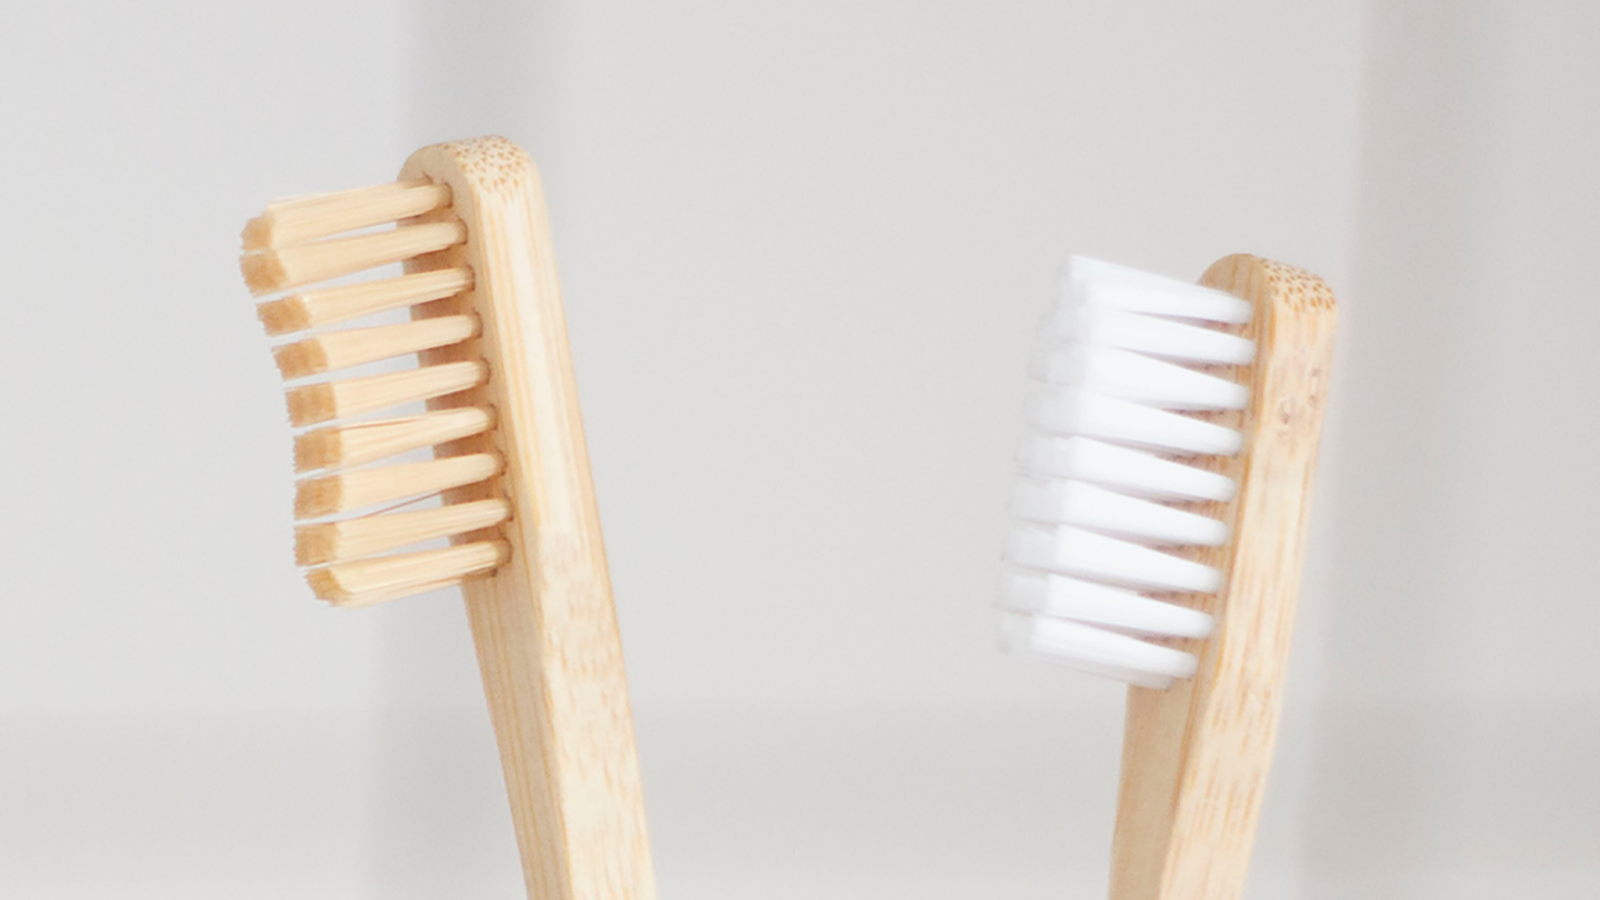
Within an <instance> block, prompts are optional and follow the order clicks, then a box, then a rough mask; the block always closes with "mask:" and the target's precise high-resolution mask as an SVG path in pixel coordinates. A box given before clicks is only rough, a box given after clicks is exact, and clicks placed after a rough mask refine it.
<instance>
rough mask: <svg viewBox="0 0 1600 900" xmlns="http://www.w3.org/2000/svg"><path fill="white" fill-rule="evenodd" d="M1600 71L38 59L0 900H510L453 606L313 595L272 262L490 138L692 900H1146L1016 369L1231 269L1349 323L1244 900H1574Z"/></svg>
mask: <svg viewBox="0 0 1600 900" xmlns="http://www.w3.org/2000/svg"><path fill="white" fill-rule="evenodd" d="M19 16H20V17H21V19H20V20H18V19H17V17H19ZM1595 19H1596V17H1595V15H1594V13H1593V12H1591V11H1590V9H1589V8H1588V7H1586V6H1580V5H1577V4H1571V5H1566V6H1558V5H1554V4H1544V5H1533V6H1531V7H1523V6H1518V5H1513V4H1509V3H1478V4H1466V5H1463V4H1450V3H1423V2H1405V3H1400V4H1377V5H1374V6H1372V7H1371V8H1370V9H1369V10H1365V11H1363V10H1362V9H1361V8H1360V7H1359V6H1357V5H1355V4H1349V3H1345V4H1275V3H1266V2H1260V3H1208V4H1185V3H1177V2H1166V3H1160V4H1141V5H1138V6H1137V7H1135V6H1132V5H1126V6H1125V5H1119V4H1095V5H1091V4H1085V3H1068V4H1050V3H1038V2H1034V3H1003V4H954V3H940V4H889V3H862V2H853V3H847V2H833V0H826V2H819V3H810V4H803V5H802V4H753V5H752V4H711V3H685V4H671V5H666V4H649V3H608V4H579V3H556V4H538V5H525V4H516V3H511V2H509V0H507V2H484V3H479V4H474V5H472V6H471V7H470V8H464V5H463V4H454V3H446V2H443V0H417V2H415V3H412V4H380V3H350V4H343V5H338V6H329V5H327V4H296V3H290V4H278V5H276V6H274V7H272V8H271V9H259V10H258V9H253V8H247V7H244V6H238V5H234V4H202V3H182V2H177V0H160V2H153V3H149V4H142V5H140V7H139V8H138V9H137V10H133V9H124V8H122V7H119V6H116V5H110V4H103V5H99V6H74V7H71V8H65V7H63V8H51V9H46V8H45V7H38V8H37V9H34V10H31V11H28V12H16V13H13V22H12V27H11V28H10V30H9V31H7V32H6V36H5V37H4V38H0V66H3V67H5V72H4V74H5V75H6V76H7V83H8V84H9V85H11V87H10V89H9V90H7V91H6V92H4V93H0V113H3V115H4V119H5V121H6V122H7V123H8V124H9V125H10V126H11V129H12V131H11V133H13V134H15V135H23V136H26V137H25V138H24V139H23V140H14V141H11V142H7V144H6V148H5V149H4V150H0V154H3V157H4V159H5V161H6V163H7V166H6V168H7V169H8V170H9V171H10V172H11V173H13V177H12V178H9V179H5V180H3V181H0V192H3V193H0V196H3V197H4V199H5V200H6V201H8V202H7V204H6V207H7V208H8V209H10V210H12V211H13V215H12V216H11V217H10V219H9V222H10V224H9V225H8V226H7V228H6V234H5V237H6V240H5V241H4V242H3V246H5V247H6V248H8V250H7V252H6V255H5V260H6V263H7V267H8V269H9V270H10V272H11V277H10V279H9V280H8V287H9V288H10V291H9V293H8V298H7V299H6V300H4V301H0V316H3V318H0V334H4V335H6V336H8V337H9V338H10V340H9V341H8V349H7V353H6V354H4V355H3V356H0V360H3V361H0V365H3V366H4V367H5V369H4V371H5V375H6V376H7V378H8V379H9V380H10V381H11V382H12V383H13V384H14V385H17V386H18V387H17V388H16V389H14V390H13V391H12V392H10V393H9V394H8V395H7V397H6V400H5V401H4V404H5V405H4V410H5V412H6V413H7V417H8V419H10V420H11V421H13V422H16V423H19V426H20V427H17V428H16V429H15V430H14V434H15V436H14V437H13V438H12V439H11V440H10V441H7V442H6V444H5V449H4V450H3V451H0V453H3V454H4V457H3V462H4V464H5V470H6V471H11V472H20V473H25V474H23V475H22V476H21V477H14V478H12V479H8V481H7V482H6V497H7V503H6V509H7V510H8V511H9V514H8V515H7V516H6V517H5V518H4V519H3V520H0V521H3V523H4V527H5V528H6V530H7V532H8V535H7V536H8V537H9V540H7V541H4V542H0V554H3V556H0V572H3V575H0V578H3V579H4V580H3V582H0V598H4V599H0V896H6V897H13V896H15V897H25V898H35V897H37V898H64V897H79V896H82V897H108V896H115V897H146V896H148V897H162V898H172V897H190V896H193V897H201V896H205V897H211V896H218V895H223V896H232V897H250V896H262V897H265V896H282V895H285V894H292V895H294V896H299V897H322V896H326V897H335V896H337V897H352V896H372V897H379V896H381V897H385V898H398V897H416V898H424V897H426V898H432V897H440V896H451V897H479V896H481V897H509V896H516V893H517V890H518V876H517V870H516V863H515V854H514V849H513V847H512V843H511V838H510V831H509V817H508V816H506V815H505V812H504V810H503V809H502V804H503V802H504V801H503V798H502V795H501V794H500V789H499V784H498V778H499V776H498V771H497V765H496V762H495V759H494V754H493V747H492V742H491V740H490V738H489V734H488V726H487V722H486V720H485V717H484V716H483V713H482V709H481V698H480V695H479V689H478V687H477V685H476V682H475V668H474V664H473V661H472V655H471V649H470V645H469V642H468V641H467V638H466V634H465V629H464V628H463V627H462V622H461V617H460V613H459V609H458V606H457V604H456V602H455V599H454V598H453V597H452V596H450V595H448V594H441V595H439V596H435V597H430V598H419V599H414V600H411V601H407V602H404V603H399V604H393V605H391V606H390V607H387V608H380V609H377V610H372V611H367V612H363V613H360V614H350V615H345V614H337V613H333V612H330V611H327V610H324V609H321V608H319V607H318V605H317V604H315V603H313V602H312V601H311V600H310V598H309V597H308V595H307V592H306V591H305V589H304V588H303V586H302V585H301V583H300V581H299V579H298V576H297V575H296V573H295V572H294V570H293V568H292V566H291V565H290V564H289V552H288V535H289V528H288V522H287V518H288V506H289V499H288V498H289V495H290V481H289V467H288V463H287V456H288V432H287V429H286V428H285V427H284V426H283V424H282V413H281V405H280V403H281V401H280V399H279V397H278V392H279V386H278V384H277V380H276V375H275V373H274V372H273V370H272V367H271V364H270V361H269V358H268V355H267V354H266V353H265V348H264V342H263V340H262V339H261V337H260V335H259V333H258V331H257V326H256V325H255V323H254V321H253V316H252V314H251V311H250V303H249V301H248V299H247V297H246V296H245V293H244V291H243V289H242V288H241V287H240V286H239V285H238V282H237V275H236V272H235V268H234V261H233V257H234V254H235V252H236V246H237V245H236V243H235V238H234V235H235V234H236V233H237V229H238V227H239V226H240V224H242V221H243V220H244V219H245V218H246V217H248V216H249V215H251V214H252V213H253V212H254V211H255V210H256V209H257V208H259V206H260V204H261V203H262V202H263V201H264V200H265V199H267V198H269V197H271V196H273V195H274V194H278V193H285V192H299V191H308V190H320V189H331V188H335V187H340V186H347V185H357V184H363V183H369V182H373V181H378V180H382V179H384V178H386V177H388V176H389V175H390V174H391V172H392V171H393V170H394V169H395V168H396V167H397V166H398V164H399V162H400V161H401V160H403V159H404V157H405V155H406V154H407V153H408V152H409V151H410V150H411V149H412V148H413V147H414V146H416V145H419V144H421V143H425V142H428V141H433V140H439V139H445V138H449V137H456V136H462V135H468V134H476V133H483V132H490V131H499V132H502V133H506V134H508V135H509V136H511V137H513V138H515V139H517V140H519V141H521V142H522V143H524V144H525V145H526V146H528V147H529V148H530V149H531V150H532V151H533V152H534V154H535V156H536V157H537V158H538V159H539V160H540V162H541V165H542V167H543V170H544V175H545V179H546V182H547V188H548V190H549V193H550V202H551V212H552V216H553V219H554V222H555V227H556V238H557V248H558V251H559V253H560V257H561V263H562V267H563V275H564V281H565V286H566V293H567V302H568V307H569V309H568V314H569V322H570V327H571V330H572V339H573V343H574V356H575V360H576V364H577V366H578V374H579V378H580V384H581V388H582V391H583V399H584V405H585V413H586V417H587V421H588V426H589V433H590V444H591V449H592V452H593V454H594V466H595V472H596V477H597V481H598V486H599V490H600V497H601V506H602V514H603V516H604V520H605V525H606V529H607V537H608V546H609V550H610V556H611V560H612V564H613V568H614V579H615V584H616V589H617V599H618V606H619V613H620V616H621V618H622V626H623V630H624V638H625V642H626V646H627V650H628V654H629V671H630V677H631V681H632V686H633V691H634V699H635V709H636V713H637V716H638V719H639V729H640V743H641V752H642V754H643V760H644V763H643V764H644V767H645V778H646V792H647V795H648V798H649V803H650V812H651V816H652V827H653V839H654V841H655V844H656V851H657V865H658V869H659V871H660V879H661V884H662V890H663V896H664V897H669V898H670V897H686V898H687V897H695V898H716V897H724V896H726V897H746V896H762V897H774V898H787V897H801V896H805V897H813V896H832V897H846V896H868V895H871V896H875V897H898V896H904V897H912V896H915V897H924V898H938V897H972V896H1002V895H1003V896H1008V897H1017V898H1020V897H1034V896H1037V897H1059V896H1081V897H1093V896H1099V895H1101V894H1102V893H1103V883H1104V878H1105V874H1104V872H1105V857H1106V853H1107V848H1108V844H1109V829H1110V816H1111V813H1112V804H1113V792H1114V784H1115V778H1116V765H1117V759H1116V757H1117V752H1118V748H1117V741H1118V739H1119V737H1120V692H1119V691H1118V690H1117V689H1116V688H1115V687H1113V686H1111V685H1109V684H1106V683H1102V682H1098V681H1094V680H1092V679H1088V678H1079V677H1076V676H1074V675H1071V674H1070V673H1060V672H1053V671H1042V670H1038V669H1033V668H1029V667H1026V666H1021V665H1018V664H1015V663H1013V662H1011V661H1009V660H1006V659H1004V658H1002V657H1000V656H999V654H998V653H997V652H996V651H995V650H994V649H993V642H992V628H993V621H992V614H991V612H990V611H989V610H988V609H987V608H986V604H987V602H988V598H989V596H990V593H991V591H992V586H993V583H994V581H995V579H996V562H995V557H996V551H997V545H998V541H999V536H1000V531H1001V527H1002V508H1003V504H1004V494H1005V491H1006V482H1007V478H1008V475H1009V465H1010V464H1009V455H1010V447H1011V443H1012V441H1013V440H1014V437H1015V434H1016V430H1017V421H1018V413H1019V405H1020V397H1021V392H1022V387H1023V384H1022V378H1021V370H1022V368H1023V362H1022V360H1023V356H1024V354H1025V352H1026V346H1027V343H1028V341H1029V336H1030V334H1031V328H1032V323H1033V321H1034V319H1035V318H1036V316H1037V315H1038V314H1039V313H1040V311H1041V310H1042V309H1043V307H1044V305H1045V304H1046V303H1047V302H1048V297H1049V291H1050V285H1051V281H1052V278H1053V273H1054V269H1055V267H1056V266H1057V265H1058V264H1059V262H1060V260H1061V259H1062V258H1063V257H1064V256H1065V254H1066V253H1068V252H1073V251H1080V252H1088V253H1091V254H1096V255H1101V256H1105V257H1107V258H1112V259H1118V260H1122V261H1126V262H1129V263H1132V264H1136V265H1141V266H1145V267H1148V268H1153V269H1157V270H1160V271H1166V272H1169V273H1173V274H1177V275H1191V274H1194V273H1197V272H1198V271H1199V270H1200V269H1201V268H1203V267H1204V266H1205V265H1206V264H1207V263H1208V262H1210V261H1211V260H1212V259H1213V258H1215V257H1217V256H1220V255H1222V254H1224V253H1228V252H1235V251H1239V250H1248V251H1251V252H1257V253H1261V254H1263V255H1269V256H1274V257H1277V258H1281V259H1284V260H1287V261H1292V262H1295V263H1298V264H1301V265H1304V266H1306V267H1308V268H1311V269H1314V270H1316V271H1319V272H1321V273H1322V274H1324V275H1325V276H1327V277H1328V278H1329V280H1330V281H1331V282H1332V283H1333V285H1334V287H1335V288H1336V290H1338V291H1339V292H1340V294H1341V299H1342V300H1343V302H1344V312H1343V314H1344V324H1345V331H1344V333H1343V339H1342V341H1343V342H1342V346H1341V350H1340V353H1341V357H1340V360H1339V363H1340V370H1339V372H1338V373H1337V377H1338V382H1337V384H1336V385H1335V396H1334V403H1335V406H1334V409H1333V413H1332V420H1331V422H1330V430H1329V437H1328V447H1327V453H1326V458H1327V466H1326V471H1325V477H1324V479H1323V481H1322V484H1321V494H1320V498H1319V508H1318V512H1317V523H1316V529H1317V531H1316V539H1315V543H1314V546H1313V548H1312V559H1311V574H1310V578H1309V583H1308V587H1307V592H1306V596H1305V600H1304V606H1303V609H1304V612H1303V619H1302V631H1301V639H1300V642H1299V645H1298V647H1297V659H1296V669H1295V672H1294V680H1293V683H1292V685H1291V697H1290V704H1291V708H1290V710H1289V713H1288V718H1287V723H1286V729H1285V735H1284V741H1283V745H1282V749H1281V755H1280V764H1279V768H1278V771H1277V778H1276V780H1275V783H1274V786H1273V793H1272V795H1271V797H1270V799H1269V805H1268V810H1267V821H1266V827H1264V829H1263V834H1262V838H1261V840H1260V842H1259V846H1258V854H1257V857H1258V865H1257V869H1256V881H1255V884H1254V885H1253V888H1252V895H1253V896H1257V897H1306V898H1317V900H1324V898H1327V900H1332V898H1346V897H1349V898H1356V897H1362V898H1368V897H1390V896H1393V897H1414V896H1450V897H1478V896H1482V897H1490V896H1494V897H1498V896H1507V895H1513V894H1517V895H1520V894H1524V893H1526V894H1527V895H1530V896H1532V895H1537V896H1541V897H1546V898H1550V897H1588V896H1591V895H1592V894H1593V887H1594V885H1595V884H1596V883H1600V870H1597V865H1600V864H1597V862H1596V860H1600V811H1597V809H1596V806H1595V798H1596V797H1600V783H1597V782H1596V780H1595V778H1596V776H1595V775H1594V773H1593V772H1592V771H1591V768H1590V767H1589V766H1588V765H1587V761H1588V760H1591V759H1593V758H1594V757H1595V756H1596V755H1597V752H1596V751H1600V729H1597V727H1596V726H1595V725H1594V723H1595V722H1596V721H1600V718H1597V716H1596V713H1597V712H1600V692H1597V691H1596V689H1595V688H1594V687H1593V685H1594V684H1595V683H1596V678H1595V677H1594V676H1595V674H1596V671H1595V670H1596V666H1597V665H1600V664H1597V663H1596V662H1595V658H1594V656H1593V654H1591V653H1588V652H1586V651H1587V646H1586V643H1585V637H1584V636H1585V634H1587V633H1593V627H1594V625H1595V624H1596V620H1595V617H1596V615H1597V613H1596V612H1595V608H1594V606H1593V604H1592V603H1590V602H1588V601H1589V600H1590V599H1591V598H1592V597H1593V594H1594V590H1593V588H1592V585H1593V584H1594V583H1595V581H1596V579H1595V577H1594V576H1595V574H1596V573H1595V572H1594V568H1595V564H1594V563H1593V561H1592V560H1591V559H1589V558H1588V556H1587V555H1585V554H1583V553H1582V552H1581V544H1580V540H1581V536H1582V535H1583V534H1584V532H1583V530H1582V528H1581V523H1582V521H1583V520H1582V519H1580V518H1579V516H1580V515H1582V513H1583V512H1584V511H1586V510H1588V509H1589V508H1592V507H1593V506H1594V505H1595V503H1594V501H1597V500H1600V496H1597V494H1600V477H1597V476H1596V475H1595V474H1594V472H1593V470H1592V469H1589V468H1588V467H1587V466H1586V465H1585V463H1586V462H1587V459H1588V457H1589V456H1591V455H1592V452H1591V449H1590V448H1591V447H1592V445H1593V444H1594V440H1593V439H1594V437H1595V435H1594V434H1593V432H1594V426H1593V424H1592V422H1591V421H1590V420H1591V419H1592V418H1593V417H1592V416H1586V415H1584V414H1583V413H1584V411H1585V410H1593V409H1594V400H1593V399H1592V397H1591V396H1590V395H1589V393H1588V391H1587V390H1586V388H1587V386H1588V385H1589V384H1592V383H1594V382H1595V376H1596V374H1597V373H1596V372H1595V364H1594V363H1593V362H1592V360H1591V358H1590V356H1589V355H1588V354H1586V353H1585V350H1586V349H1587V348H1586V344H1587V343H1589V342H1591V341H1592V340H1594V339H1595V338H1596V337H1600V318H1597V316H1596V314H1595V312H1594V308H1593V305H1592V304H1589V303H1587V302H1586V301H1587V298H1588V297H1589V296H1590V295H1592V294H1593V289H1592V287H1590V286H1588V284H1587V282H1586V279H1585V278H1584V274H1585V268H1586V267H1585V264H1584V261H1585V256H1584V251H1585V249H1586V248H1587V247H1588V246H1590V245H1592V244H1593V242H1594V241H1593V239H1594V238H1595V237H1600V235H1597V234H1596V231H1597V229H1600V223H1597V221H1596V219H1595V217H1594V212H1593V211H1594V209H1595V208H1596V203H1595V201H1596V199H1597V197H1596V193H1597V187H1596V186H1597V184H1600V182H1597V181H1596V179H1595V178H1594V176H1593V175H1592V174H1591V173H1590V172H1589V171H1588V167H1587V163H1586V161H1587V160H1589V159H1593V158H1594V153H1593V151H1594V149H1595V145H1596V142H1597V140H1600V121H1597V114H1596V105H1595V103H1594V102H1593V99H1594V97H1593V93H1594V89H1595V86H1596V84H1600V82H1597V80H1596V75H1597V74H1600V73H1597V72H1596V64H1595V62H1594V60H1595V59H1596V58H1600V57H1597V56H1596V53H1595V51H1596V49H1600V48H1597V47H1596V46H1595V44H1596V40H1595V38H1594V35H1595V34H1596V32H1595V30H1594V26H1595V25H1596V24H1597V22H1596V21H1595ZM20 211H26V213H25V214H22V213H21V212H20ZM1536 310H1537V313H1539V314H1536V313H1535V311H1536ZM1530 461H1531V462H1532V463H1534V464H1533V465H1529V462H1530ZM1585 625H1587V626H1589V627H1588V629H1587V630H1586V629H1585V628H1584V626H1585ZM1513 885H1515V887H1512V886H1513Z"/></svg>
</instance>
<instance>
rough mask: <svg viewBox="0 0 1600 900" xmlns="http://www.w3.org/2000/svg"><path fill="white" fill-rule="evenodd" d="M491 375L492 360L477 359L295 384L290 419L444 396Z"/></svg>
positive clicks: (316, 419)
mask: <svg viewBox="0 0 1600 900" xmlns="http://www.w3.org/2000/svg"><path fill="white" fill-rule="evenodd" d="M488 378H489V366H488V364H486V363H484V362H483V361H482V360H473V361H469V362H455V363H444V364H442V365H437V366H422V367H420V368H416V369H409V370H407V371H404V372H387V373H385V374H382V375H370V376H367V377H365V378H350V379H346V380H344V381H325V382H322V383H320V384H308V385H305V386H304V387H297V388H294V389H293V390H290V391H289V393H288V394H287V395H286V399H287V401H288V405H289V423H290V424H291V425H294V426H295V427H296V428H303V427H305V426H308V425H319V424H321V423H323V422H331V421H333V420H334V419H345V418H349V417H351V416H358V415H361V414H362V413H368V412H373V411H375V410H380V409H388V408H389V407H392V406H400V405H401V404H404V403H414V402H416V401H418V400H427V399H430V398H433V397H443V396H445V395H447V394H454V393H456V392H457V391H464V390H467V389H469V388H474V387H477V386H478V385H480V384H482V383H484V382H485V381H487V380H488Z"/></svg>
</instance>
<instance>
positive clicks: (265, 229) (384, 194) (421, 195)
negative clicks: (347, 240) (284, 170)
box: [241, 181, 450, 251]
mask: <svg viewBox="0 0 1600 900" xmlns="http://www.w3.org/2000/svg"><path fill="white" fill-rule="evenodd" d="M449 204H450V188H449V187H447V186H446V185H442V184H433V183H431V182H425V181H424V182H397V183H394V184H381V185H377V186H374V187H367V188H356V189H355V190H350V191H339V192H337V193H332V194H322V195H318V196H315V197H306V198H300V199H296V200H288V201H281V202H279V203H274V204H272V205H271V206H268V207H267V210H266V212H264V213H262V214H261V215H259V216H257V217H256V218H254V219H251V220H250V221H249V222H248V223H247V224H246V225H245V227H244V233H243V234H242V235H241V239H242V240H243V243H244V249H245V250H247V251H248V250H263V249H268V248H276V247H289V246H293V245H295V244H304V243H308V242H310V241H315V240H319V239H321V238H325V237H328V236H329V235H334V234H339V233H341V232H345V231H356V230H358V229H362V228H370V227H372V226H373V225H382V224H384V223H386V222H395V221H398V220H400V219H406V218H410V217H412V216H420V215H422V214H423V213H426V212H430V211H432V210H435V209H438V208H440V207H442V206H448V205H449Z"/></svg>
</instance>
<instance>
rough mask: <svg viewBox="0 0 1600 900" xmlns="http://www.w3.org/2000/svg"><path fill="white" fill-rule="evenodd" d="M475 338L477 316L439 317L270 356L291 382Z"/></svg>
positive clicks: (337, 334) (307, 343)
mask: <svg viewBox="0 0 1600 900" xmlns="http://www.w3.org/2000/svg"><path fill="white" fill-rule="evenodd" d="M477 334H478V317H477V316H473V315H466V316H440V317H438V318H433V319H417V320H415V321H411V322H402V323H400V324H397V325H378V326H376V327H373V328H351V329H348V330H345V331H333V332H329V333H327V334H319V335H317V336H316V337H312V338H307V339H305V340H303V341H298V342H296V343H293V344H285V345H283V346H281V347H275V348H273V351H272V355H273V358H274V359H275V360H276V361H277V363H278V370H279V371H280V372H282V373H283V377H284V378H285V379H290V380H293V379H296V378H305V377H307V376H310V375H318V374H321V373H323V372H331V371H333V370H335V369H348V368H350V367H352V366H360V365H365V364H366V363H370V362H377V361H378V360H380V359H390V358H392V357H395V356H403V355H405V354H407V353H416V352H418V351H419V350H431V349H433V348H434V347H445V346H449V345H450V344H458V343H460V342H462V341H464V340H467V339H468V338H471V337H475V336H476V335H477Z"/></svg>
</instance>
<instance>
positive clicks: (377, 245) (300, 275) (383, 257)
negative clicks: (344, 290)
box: [239, 221, 467, 295]
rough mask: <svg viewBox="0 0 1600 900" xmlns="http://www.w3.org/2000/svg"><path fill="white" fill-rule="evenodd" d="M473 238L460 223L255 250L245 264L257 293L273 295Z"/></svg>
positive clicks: (242, 262)
mask: <svg viewBox="0 0 1600 900" xmlns="http://www.w3.org/2000/svg"><path fill="white" fill-rule="evenodd" d="M466 239H467V230H466V228H465V227H464V226H463V225H462V224H461V223H460V222H453V221H452V222H425V223H422V224H419V225H401V226H400V227H398V228H395V229H392V230H389V231H379V232H374V233H372V234H360V235H356V236H354V237H345V238H332V239H329V240H326V241H318V242H316V243H313V244H298V245H295V246H292V247H274V248H267V249H264V250H253V251H250V252H248V253H246V254H245V255H244V256H243V257H241V259H240V264H239V265H240V269H241V271H242V272H243V273H244V280H245V284H246V286H248V287H249V288H250V290H251V292H252V293H255V294H257V295H260V294H270V293H272V292H273V291H283V290H288V289H289V288H293V287H299V286H301V285H304V284H311V283H313V282H317V281H327V280H329V279H333V278H341V277H343V276H345V275H350V274H352V273H355V272H360V271H363V270H365V269H373V268H377V267H378V266H386V265H388V264H390V263H397V262H400V261H401V260H406V259H412V258H415V257H418V256H423V255H425V254H428V253H436V252H438V251H440V250H443V249H445V248H446V247H451V246H454V245H456V244H459V243H461V242H462V241H464V240H466Z"/></svg>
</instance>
